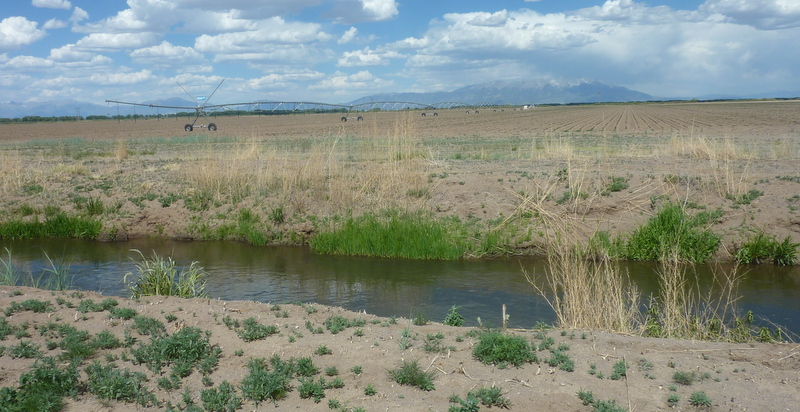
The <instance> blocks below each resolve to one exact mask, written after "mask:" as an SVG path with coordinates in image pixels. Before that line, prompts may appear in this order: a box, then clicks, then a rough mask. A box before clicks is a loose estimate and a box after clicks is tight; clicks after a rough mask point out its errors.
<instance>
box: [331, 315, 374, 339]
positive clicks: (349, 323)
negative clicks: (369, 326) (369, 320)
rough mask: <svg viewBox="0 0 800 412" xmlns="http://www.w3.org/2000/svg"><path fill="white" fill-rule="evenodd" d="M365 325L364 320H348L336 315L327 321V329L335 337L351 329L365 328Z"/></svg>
mask: <svg viewBox="0 0 800 412" xmlns="http://www.w3.org/2000/svg"><path fill="white" fill-rule="evenodd" d="M365 323H366V322H365V321H364V320H363V319H353V320H348V319H347V318H345V317H344V316H340V315H334V316H331V317H329V318H327V319H325V329H327V330H329V331H330V332H331V333H332V334H334V335H335V334H337V333H339V332H341V331H343V330H345V329H347V328H349V327H353V326H363V325H364V324H365Z"/></svg>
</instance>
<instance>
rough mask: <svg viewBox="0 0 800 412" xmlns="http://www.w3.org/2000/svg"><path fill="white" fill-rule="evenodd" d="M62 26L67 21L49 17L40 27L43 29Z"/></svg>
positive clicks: (60, 27) (61, 27)
mask: <svg viewBox="0 0 800 412" xmlns="http://www.w3.org/2000/svg"><path fill="white" fill-rule="evenodd" d="M64 27H67V22H65V21H62V20H56V19H50V20H48V21H47V22H46V23H45V24H44V25H42V28H43V29H45V30H53V29H63V28H64Z"/></svg>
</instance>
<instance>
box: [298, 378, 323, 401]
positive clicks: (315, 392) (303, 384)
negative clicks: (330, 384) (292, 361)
mask: <svg viewBox="0 0 800 412" xmlns="http://www.w3.org/2000/svg"><path fill="white" fill-rule="evenodd" d="M299 380H300V385H299V386H298V387H297V392H298V393H299V394H300V398H302V399H307V398H314V403H320V401H322V398H324V397H325V386H326V384H325V379H324V378H319V380H315V379H314V378H313V377H307V378H300V379H299Z"/></svg>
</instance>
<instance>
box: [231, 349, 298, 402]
mask: <svg viewBox="0 0 800 412" xmlns="http://www.w3.org/2000/svg"><path fill="white" fill-rule="evenodd" d="M270 363H271V364H272V370H270V368H269V366H268V365H267V363H266V361H265V360H264V359H263V358H257V359H251V360H250V361H249V362H247V369H248V370H249V374H248V375H247V376H245V377H244V379H242V383H241V390H242V395H243V396H244V397H245V399H249V400H251V401H253V402H255V404H256V405H258V404H260V403H261V402H263V401H266V400H271V401H273V402H277V401H279V400H281V399H283V398H285V397H286V394H287V393H288V392H289V389H291V385H290V382H291V379H292V374H293V373H294V372H293V366H292V365H290V363H291V362H288V363H287V362H283V361H281V360H280V358H278V357H277V355H276V356H274V357H273V358H272V359H271V360H270Z"/></svg>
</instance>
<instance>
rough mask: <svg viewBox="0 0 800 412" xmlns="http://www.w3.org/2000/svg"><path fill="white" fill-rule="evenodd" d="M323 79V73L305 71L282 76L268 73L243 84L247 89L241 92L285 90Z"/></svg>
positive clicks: (287, 73)
mask: <svg viewBox="0 0 800 412" xmlns="http://www.w3.org/2000/svg"><path fill="white" fill-rule="evenodd" d="M324 77H325V74H324V73H321V72H318V71H313V70H307V69H306V70H300V71H295V72H286V73H283V74H277V73H270V74H268V75H266V76H263V77H259V78H256V79H250V80H248V81H247V82H245V84H246V86H247V87H246V88H245V89H244V90H243V91H246V90H275V89H286V88H288V87H290V86H296V85H297V84H298V83H303V82H308V81H314V80H319V79H322V78H324Z"/></svg>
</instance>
